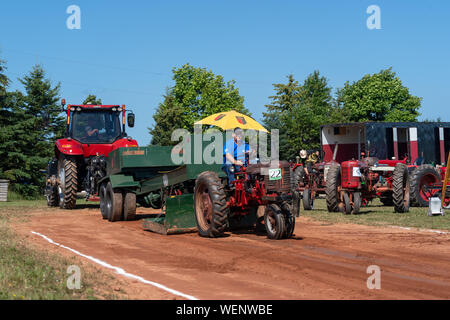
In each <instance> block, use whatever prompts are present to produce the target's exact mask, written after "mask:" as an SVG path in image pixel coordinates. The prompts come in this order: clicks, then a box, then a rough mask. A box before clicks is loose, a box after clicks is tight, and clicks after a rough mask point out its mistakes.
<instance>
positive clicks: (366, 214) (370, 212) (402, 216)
mask: <svg viewBox="0 0 450 320" xmlns="http://www.w3.org/2000/svg"><path fill="white" fill-rule="evenodd" d="M427 211H428V208H417V207H413V208H410V210H409V212H407V213H395V212H394V207H387V206H383V205H382V204H381V202H380V201H379V200H378V199H376V200H374V201H373V202H372V203H370V204H369V206H368V207H364V208H361V211H360V213H359V214H355V215H346V214H343V213H340V212H328V210H327V206H326V202H325V199H316V200H315V201H314V210H311V211H306V210H303V206H302V207H301V213H300V215H302V216H305V217H311V218H313V219H314V220H319V221H325V222H328V223H356V224H365V225H374V226H402V227H414V228H424V229H439V230H450V216H448V215H445V216H433V217H429V216H427Z"/></svg>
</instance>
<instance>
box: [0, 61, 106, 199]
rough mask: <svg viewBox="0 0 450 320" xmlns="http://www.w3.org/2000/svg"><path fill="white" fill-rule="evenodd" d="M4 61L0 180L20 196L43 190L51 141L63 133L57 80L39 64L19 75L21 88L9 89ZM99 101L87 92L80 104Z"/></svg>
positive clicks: (1, 63) (0, 75) (0, 77)
mask: <svg viewBox="0 0 450 320" xmlns="http://www.w3.org/2000/svg"><path fill="white" fill-rule="evenodd" d="M6 69H7V67H6V62H5V61H4V60H2V59H0V179H7V180H9V181H10V183H11V187H10V190H11V191H13V192H15V193H17V194H20V195H21V196H22V197H24V198H35V197H37V196H39V195H41V194H42V193H43V189H44V185H45V173H43V170H45V169H46V168H47V164H48V161H49V160H50V159H51V158H52V157H53V155H54V143H55V141H56V139H59V138H62V137H63V136H64V133H65V128H66V125H65V120H66V119H65V114H62V113H61V106H60V104H59V101H60V87H61V85H60V83H57V84H56V85H52V83H51V81H50V79H48V78H47V77H46V73H45V70H44V69H43V67H42V66H41V65H35V66H33V67H32V69H31V71H30V72H29V73H28V74H27V75H25V76H23V77H22V78H19V79H18V80H19V82H20V83H21V84H22V85H23V88H24V91H23V92H22V91H19V90H15V91H11V90H9V86H10V84H11V80H10V79H9V78H8V77H7V76H6V74H5V72H6ZM87 102H91V103H101V100H100V99H97V98H96V97H95V95H89V96H88V97H87V98H86V100H85V101H84V102H83V103H87Z"/></svg>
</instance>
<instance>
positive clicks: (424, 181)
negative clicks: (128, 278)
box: [410, 164, 441, 207]
mask: <svg viewBox="0 0 450 320" xmlns="http://www.w3.org/2000/svg"><path fill="white" fill-rule="evenodd" d="M436 183H441V177H440V175H439V172H438V171H437V170H436V169H435V168H434V167H433V166H431V165H429V164H424V165H421V166H419V167H417V168H416V169H414V171H413V172H412V176H411V186H410V193H411V204H412V205H414V206H419V207H427V206H428V201H429V198H430V197H431V196H433V192H431V191H429V190H427V186H431V185H433V184H436Z"/></svg>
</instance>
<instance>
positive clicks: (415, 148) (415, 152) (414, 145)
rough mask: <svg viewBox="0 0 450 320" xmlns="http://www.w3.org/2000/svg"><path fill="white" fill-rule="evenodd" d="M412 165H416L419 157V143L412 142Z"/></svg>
mask: <svg viewBox="0 0 450 320" xmlns="http://www.w3.org/2000/svg"><path fill="white" fill-rule="evenodd" d="M410 146H411V163H414V161H416V159H417V158H418V157H419V146H418V144H417V141H411V143H410Z"/></svg>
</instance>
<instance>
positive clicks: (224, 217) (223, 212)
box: [194, 171, 230, 238]
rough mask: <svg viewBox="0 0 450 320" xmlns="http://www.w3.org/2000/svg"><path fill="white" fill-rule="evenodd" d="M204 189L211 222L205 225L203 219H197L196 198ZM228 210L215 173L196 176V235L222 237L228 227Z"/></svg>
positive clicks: (209, 172) (221, 186) (220, 183)
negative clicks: (206, 194) (210, 208)
mask: <svg viewBox="0 0 450 320" xmlns="http://www.w3.org/2000/svg"><path fill="white" fill-rule="evenodd" d="M204 188H206V189H207V190H208V195H209V198H210V200H211V204H212V221H211V223H209V224H208V223H207V222H206V221H204V217H203V216H201V217H199V216H198V215H199V214H200V212H199V211H200V209H199V210H197V209H198V208H197V202H198V201H200V200H198V201H197V197H199V192H200V191H202V190H204ZM229 211H230V210H229V208H228V206H227V199H226V194H225V190H224V185H223V184H222V182H221V180H220V178H219V176H218V175H217V173H215V172H212V171H205V172H202V173H201V174H199V175H198V177H197V179H196V180H195V188H194V213H195V220H196V223H197V229H198V233H199V234H200V236H202V237H210V238H217V237H221V236H223V234H224V232H225V230H226V228H227V227H228V216H229Z"/></svg>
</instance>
